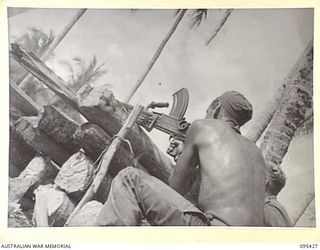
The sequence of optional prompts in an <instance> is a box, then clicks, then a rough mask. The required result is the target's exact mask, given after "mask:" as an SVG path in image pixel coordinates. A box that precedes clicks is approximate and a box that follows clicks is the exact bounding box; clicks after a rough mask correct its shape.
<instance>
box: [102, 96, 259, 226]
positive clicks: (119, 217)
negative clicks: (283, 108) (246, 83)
mask: <svg viewBox="0 0 320 250" xmlns="http://www.w3.org/2000/svg"><path fill="white" fill-rule="evenodd" d="M251 115H252V106H251V104H250V103H249V102H248V100H247V99H245V97H244V96H243V95H241V94H240V93H238V92H235V91H229V92H226V93H224V94H223V95H221V96H220V97H218V98H217V99H216V100H214V101H213V102H212V104H211V105H210V107H209V108H208V110H207V115H206V117H205V119H204V120H197V121H194V122H193V123H192V124H191V126H190V128H189V131H188V134H187V137H186V141H185V143H184V145H183V147H182V145H179V147H178V148H180V149H181V148H183V150H179V149H178V150H173V149H174V148H175V146H177V145H178V143H176V142H172V143H171V145H170V147H171V148H169V149H170V150H173V151H176V152H175V153H173V154H172V155H173V156H175V158H176V159H177V164H176V166H175V168H174V171H173V173H172V175H171V176H170V178H169V184H170V187H169V186H167V185H166V184H164V183H163V182H161V181H160V180H158V179H156V178H154V177H152V176H150V175H148V174H146V173H145V172H143V171H142V170H139V169H135V168H132V167H129V168H126V169H124V170H122V171H120V172H119V174H118V175H117V176H116V177H115V179H114V180H113V183H112V186H111V190H110V194H109V197H108V200H107V201H106V203H105V204H104V207H103V209H102V210H101V212H100V215H99V217H98V220H97V223H98V224H99V225H102V226H103V225H139V224H140V223H141V220H142V218H146V219H147V220H148V221H149V223H150V224H152V225H165V226H168V225H177V226H183V225H188V226H195V225H200V226H205V225H222V226H262V225H263V204H264V192H265V165H264V159H263V156H262V154H261V152H260V150H259V149H258V148H257V147H256V146H255V144H254V143H253V142H251V141H249V140H248V139H246V138H245V137H243V136H241V135H240V131H239V129H240V127H241V126H242V125H243V124H245V123H246V122H247V121H248V120H250V119H251ZM170 150H169V151H170ZM180 151H181V152H180ZM180 153H181V154H180ZM195 172H199V174H200V189H199V196H198V206H199V208H197V207H196V206H194V205H193V204H192V203H191V202H189V201H188V200H186V199H185V198H184V197H183V195H185V194H186V193H187V192H188V191H189V189H190V187H191V184H192V182H193V181H194V179H195V178H194V177H195Z"/></svg>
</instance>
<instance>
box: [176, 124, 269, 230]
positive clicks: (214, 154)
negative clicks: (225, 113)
mask: <svg viewBox="0 0 320 250" xmlns="http://www.w3.org/2000/svg"><path fill="white" fill-rule="evenodd" d="M186 164H188V167H186ZM197 165H199V170H200V175H201V181H200V191H199V197H198V204H199V206H200V209H201V210H202V211H203V212H204V213H205V214H212V215H213V216H215V217H216V218H217V219H218V220H220V221H223V222H224V223H225V224H228V225H233V226H261V225H263V202H264V192H265V185H264V184H265V165H264V159H263V156H262V154H261V152H260V150H259V149H258V148H257V147H256V145H255V144H254V143H253V142H251V141H249V140H248V139H246V138H245V137H243V136H241V135H239V134H237V133H236V132H235V131H234V130H233V129H232V128H231V127H230V126H229V125H228V124H227V123H226V122H225V121H224V120H216V119H211V120H197V121H195V122H193V123H192V125H191V127H190V129H189V133H188V140H187V141H186V143H185V146H184V150H183V152H182V154H181V156H180V158H179V160H178V162H177V165H176V169H175V171H174V173H173V176H172V177H171V179H170V182H171V186H172V187H173V188H174V189H176V190H178V191H179V192H180V193H182V194H184V193H185V192H187V191H188V190H187V186H185V185H184V184H183V183H181V181H183V178H186V179H184V182H185V183H188V181H187V180H188V179H189V178H192V176H191V175H192V173H193V172H192V168H195V167H196V166H197ZM177 175H180V176H179V177H178V176H177ZM176 177H177V178H176Z"/></svg>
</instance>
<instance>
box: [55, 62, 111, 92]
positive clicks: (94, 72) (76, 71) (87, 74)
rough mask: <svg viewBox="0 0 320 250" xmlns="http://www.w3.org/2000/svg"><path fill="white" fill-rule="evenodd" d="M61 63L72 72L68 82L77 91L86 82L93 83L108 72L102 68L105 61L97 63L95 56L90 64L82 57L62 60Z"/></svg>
mask: <svg viewBox="0 0 320 250" xmlns="http://www.w3.org/2000/svg"><path fill="white" fill-rule="evenodd" d="M60 63H61V64H62V65H64V66H66V67H67V68H68V70H69V73H70V74H69V79H68V80H67V83H68V84H69V85H70V86H71V87H72V89H73V90H75V92H78V90H79V89H80V88H81V87H82V86H83V85H84V84H90V83H93V82H95V81H97V80H98V79H99V78H100V77H101V76H103V75H104V74H105V73H107V71H106V70H104V69H102V67H103V66H104V63H101V64H100V65H97V59H96V57H95V56H93V58H92V60H91V61H90V63H88V64H87V63H86V62H85V61H84V60H83V59H82V58H80V57H75V58H73V59H72V61H71V62H69V61H60Z"/></svg>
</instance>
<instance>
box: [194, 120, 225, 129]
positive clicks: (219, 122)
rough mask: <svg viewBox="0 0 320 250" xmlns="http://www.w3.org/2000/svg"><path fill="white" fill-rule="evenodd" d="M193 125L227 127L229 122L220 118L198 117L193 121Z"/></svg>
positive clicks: (204, 127)
mask: <svg viewBox="0 0 320 250" xmlns="http://www.w3.org/2000/svg"><path fill="white" fill-rule="evenodd" d="M191 125H192V127H194V128H198V129H212V128H223V127H227V124H226V123H225V122H224V121H222V120H219V119H198V120H194V121H193V122H192V124H191Z"/></svg>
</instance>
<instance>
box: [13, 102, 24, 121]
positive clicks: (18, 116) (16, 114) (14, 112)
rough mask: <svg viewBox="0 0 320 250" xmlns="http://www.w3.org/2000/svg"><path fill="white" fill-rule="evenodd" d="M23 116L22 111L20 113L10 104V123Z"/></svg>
mask: <svg viewBox="0 0 320 250" xmlns="http://www.w3.org/2000/svg"><path fill="white" fill-rule="evenodd" d="M23 116H25V115H24V113H22V111H20V110H19V109H18V108H16V107H15V106H13V105H12V104H10V106H9V119H10V123H12V124H14V123H15V122H16V121H17V120H19V119H20V118H21V117H23Z"/></svg>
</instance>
